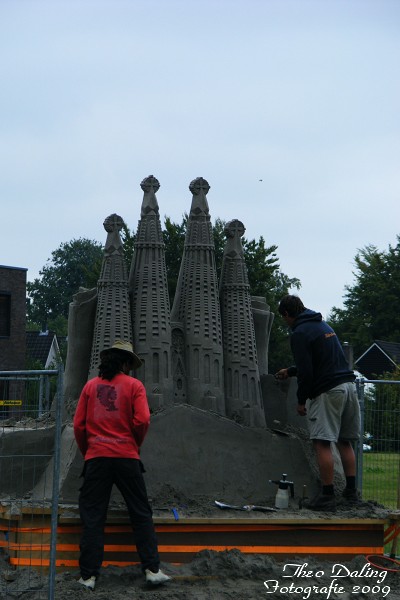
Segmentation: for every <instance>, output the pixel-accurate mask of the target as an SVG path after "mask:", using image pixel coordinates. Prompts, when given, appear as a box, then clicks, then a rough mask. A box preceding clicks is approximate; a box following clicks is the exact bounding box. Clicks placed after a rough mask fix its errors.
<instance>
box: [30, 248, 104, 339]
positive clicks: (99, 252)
mask: <svg viewBox="0 0 400 600" xmlns="http://www.w3.org/2000/svg"><path fill="white" fill-rule="evenodd" d="M102 259H103V246H102V244H100V243H99V242H96V241H94V240H88V239H86V238H79V239H73V240H72V241H70V242H64V243H62V244H61V245H60V246H59V248H57V250H54V252H52V258H51V259H48V261H47V263H46V265H45V266H44V267H43V269H42V270H41V271H39V275H40V277H39V278H36V279H34V281H33V282H28V283H27V291H28V295H29V298H30V303H29V306H28V321H29V322H30V323H31V324H32V323H35V324H37V325H38V326H39V328H41V327H44V326H45V327H46V328H49V327H50V326H52V328H53V330H54V331H56V333H58V334H59V335H65V333H66V328H65V325H66V320H67V318H68V309H69V303H70V302H71V301H72V296H73V295H74V294H76V293H77V292H78V290H79V287H81V286H82V287H86V288H92V287H95V286H96V285H97V280H98V278H99V275H100V269H101V263H102ZM60 318H63V319H64V320H61V321H60ZM60 327H61V329H63V331H60Z"/></svg>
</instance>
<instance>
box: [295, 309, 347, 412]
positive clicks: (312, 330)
mask: <svg viewBox="0 0 400 600" xmlns="http://www.w3.org/2000/svg"><path fill="white" fill-rule="evenodd" d="M290 345H291V348H292V352H293V357H294V361H295V363H296V367H290V368H289V375H297V383H298V389H297V398H298V401H299V404H305V402H306V400H307V398H315V397H316V396H318V395H319V394H322V392H326V391H328V390H330V389H332V388H334V387H336V386H337V385H339V384H341V383H345V382H347V381H354V380H355V375H354V372H353V371H352V370H351V369H349V365H348V363H347V360H346V357H345V355H344V352H343V349H342V346H341V345H340V342H339V340H338V338H337V336H336V333H335V332H334V331H333V329H332V328H331V327H329V325H328V324H327V323H325V321H323V320H322V315H321V313H317V312H315V311H313V310H310V309H308V308H306V310H304V311H303V312H302V313H301V314H300V315H299V316H298V317H297V318H296V320H295V322H294V324H293V326H292V334H291V336H290Z"/></svg>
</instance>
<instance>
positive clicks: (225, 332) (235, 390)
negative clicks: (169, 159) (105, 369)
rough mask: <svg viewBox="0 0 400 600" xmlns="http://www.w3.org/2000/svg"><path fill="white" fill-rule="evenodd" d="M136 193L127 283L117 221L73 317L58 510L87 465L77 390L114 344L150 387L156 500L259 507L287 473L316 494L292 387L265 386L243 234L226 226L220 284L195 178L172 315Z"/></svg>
mask: <svg viewBox="0 0 400 600" xmlns="http://www.w3.org/2000/svg"><path fill="white" fill-rule="evenodd" d="M141 187H142V190H143V202H142V205H141V213H140V219H139V223H138V227H137V233H136V241H135V246H134V253H133V259H132V264H131V267H130V270H129V273H128V269H127V267H126V264H125V260H124V256H123V247H122V243H121V238H120V234H119V232H120V230H121V227H122V225H123V221H122V218H121V217H120V216H118V215H116V214H112V215H110V216H109V217H107V218H106V220H105V221H104V228H105V230H106V232H107V239H106V243H105V248H104V258H103V264H102V269H101V275H100V278H99V281H98V286H97V288H95V289H92V290H86V289H81V290H79V291H78V292H77V294H76V295H75V296H74V298H73V302H72V303H71V305H70V313H69V321H68V356H67V362H66V369H65V385H64V402H65V415H64V427H63V433H62V447H61V473H60V500H61V501H62V502H68V503H69V502H72V503H76V501H77V497H78V489H79V485H80V483H79V475H80V473H81V471H82V457H81V456H80V453H79V451H78V450H77V447H76V444H75V441H74V436H73V428H72V423H71V422H72V415H73V413H74V410H75V407H76V404H77V401H78V398H79V395H80V392H81V389H82V387H83V385H84V384H85V382H86V381H87V379H88V378H89V377H92V376H93V375H95V374H96V372H97V365H98V363H99V353H100V351H101V349H102V348H104V347H107V346H109V345H111V344H112V342H113V341H114V340H115V339H117V338H125V339H131V340H132V341H133V345H134V348H135V351H136V352H137V354H139V356H140V357H141V358H142V360H143V362H144V364H143V366H142V367H141V368H140V369H138V371H137V372H135V373H134V376H135V377H138V378H139V379H141V381H142V382H143V384H144V385H145V387H146V391H147V395H148V399H149V404H150V408H151V410H152V413H153V414H152V424H151V427H150V431H149V434H148V436H147V437H146V441H145V443H144V445H143V448H142V451H141V458H142V460H143V462H144V464H145V467H146V470H147V471H148V473H149V477H148V483H147V486H148V490H149V493H150V495H151V497H157V494H158V493H159V492H160V490H162V489H164V486H165V484H168V486H169V488H168V489H171V490H175V491H176V494H177V495H178V496H183V497H190V498H194V497H196V496H199V495H202V496H204V495H206V496H207V497H209V498H211V499H212V498H215V499H216V500H223V501H231V502H232V501H236V502H243V503H249V502H252V503H258V504H260V503H263V502H265V501H266V499H267V498H268V497H271V498H272V497H273V496H274V494H275V490H274V489H272V488H271V486H270V485H269V484H268V481H269V480H270V479H277V478H278V477H280V475H281V474H282V473H283V472H285V473H288V474H289V478H290V479H294V480H295V486H296V484H298V487H299V489H301V488H302V486H303V485H307V486H308V489H309V490H310V491H312V490H313V489H316V469H314V470H313V469H312V468H310V461H309V456H308V455H307V453H308V450H309V449H308V447H307V443H306V442H305V441H304V437H306V436H303V437H301V436H300V438H299V437H298V436H297V435H295V434H294V433H292V432H291V431H290V430H289V429H286V426H287V425H294V426H297V425H299V426H304V422H302V423H300V421H299V419H300V417H297V414H296V411H295V404H296V396H295V382H291V383H289V382H285V383H283V384H282V383H279V382H277V381H276V380H275V379H274V377H273V376H272V375H269V374H268V342H269V335H270V331H271V326H272V323H273V318H274V315H273V314H272V313H271V312H270V310H269V307H268V305H267V303H266V300H265V298H260V297H251V295H250V286H249V282H248V275H247V269H246V264H245V260H244V256H243V248H242V242H241V238H242V236H243V234H244V231H245V228H244V225H243V223H242V222H241V221H239V220H237V219H233V220H232V221H230V222H229V223H227V225H226V229H225V235H226V244H225V250H224V255H223V264H222V270H221V276H220V281H219V282H218V280H217V272H216V267H215V249H214V243H213V236H212V226H211V218H210V211H209V206H208V201H207V194H208V191H209V189H210V186H209V184H208V183H207V181H206V180H205V179H203V178H202V177H198V178H197V179H194V180H193V181H192V182H191V184H190V186H189V187H190V191H191V192H192V202H191V208H190V213H189V217H188V223H187V232H186V238H185V244H184V251H183V256H182V261H181V266H180V272H179V277H178V282H177V289H176V294H175V298H174V299H173V302H172V307H171V306H170V299H169V296H168V287H167V275H166V263H165V248H164V242H163V237H162V230H161V223H160V217H159V207H158V201H157V197H156V193H157V191H158V189H159V187H160V186H159V182H158V181H157V179H156V178H155V177H154V176H152V175H151V176H149V177H147V178H145V179H144V180H143V181H142V183H141ZM285 429H286V431H284V430H285ZM51 473H52V471H51V465H49V467H48V468H47V470H46V471H45V472H44V474H43V476H42V477H41V479H40V481H39V482H38V484H37V485H36V487H35V489H34V491H33V496H37V497H39V498H42V497H45V498H46V497H51V485H52V475H51ZM294 474H296V476H295V475H294ZM117 496H118V495H117ZM116 501H117V500H116Z"/></svg>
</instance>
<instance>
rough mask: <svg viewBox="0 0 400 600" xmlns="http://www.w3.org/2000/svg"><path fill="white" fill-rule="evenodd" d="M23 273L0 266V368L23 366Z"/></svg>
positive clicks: (24, 345)
mask: <svg viewBox="0 0 400 600" xmlns="http://www.w3.org/2000/svg"><path fill="white" fill-rule="evenodd" d="M26 273H27V269H23V268H20V267H6V266H4V265H0V371H15V370H21V369H24V368H25V357H26ZM0 383H1V382H0Z"/></svg>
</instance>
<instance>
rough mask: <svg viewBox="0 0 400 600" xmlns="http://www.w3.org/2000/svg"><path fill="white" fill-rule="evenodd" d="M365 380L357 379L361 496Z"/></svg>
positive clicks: (357, 478) (361, 486)
mask: <svg viewBox="0 0 400 600" xmlns="http://www.w3.org/2000/svg"><path fill="white" fill-rule="evenodd" d="M364 381H365V379H364V378H361V379H356V387H357V395H358V402H359V404H360V415H361V422H360V430H361V431H360V439H359V440H358V447H357V472H356V485H357V488H358V490H359V491H360V494H361V495H362V488H363V443H364V442H363V440H364V422H365V401H364Z"/></svg>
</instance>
